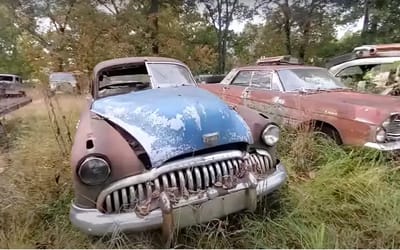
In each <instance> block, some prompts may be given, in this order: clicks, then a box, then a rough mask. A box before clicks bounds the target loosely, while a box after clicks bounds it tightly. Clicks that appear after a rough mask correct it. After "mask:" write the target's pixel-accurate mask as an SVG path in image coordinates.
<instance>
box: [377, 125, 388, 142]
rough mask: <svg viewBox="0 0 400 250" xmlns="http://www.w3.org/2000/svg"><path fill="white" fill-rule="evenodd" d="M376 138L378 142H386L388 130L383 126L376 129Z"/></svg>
mask: <svg viewBox="0 0 400 250" xmlns="http://www.w3.org/2000/svg"><path fill="white" fill-rule="evenodd" d="M375 139H376V141H377V142H385V141H386V131H385V130H384V129H383V128H378V129H377V130H376V135H375Z"/></svg>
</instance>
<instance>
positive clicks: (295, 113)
mask: <svg viewBox="0 0 400 250" xmlns="http://www.w3.org/2000/svg"><path fill="white" fill-rule="evenodd" d="M201 87H202V88H204V89H207V90H209V91H211V92H213V93H215V94H217V95H219V96H220V97H221V98H222V99H224V100H225V101H226V102H228V103H234V104H243V105H245V106H248V107H251V108H253V109H255V110H258V111H259V112H260V113H263V114H265V115H268V116H270V117H271V118H273V119H275V120H276V121H278V122H279V123H281V124H282V123H285V124H289V125H291V126H294V127H297V126H299V125H303V124H304V125H310V124H313V127H314V128H316V129H318V130H319V131H321V132H323V133H325V134H327V135H329V136H330V137H331V138H333V139H335V140H336V142H337V143H338V144H346V145H364V146H367V147H371V148H375V149H379V150H382V151H391V150H398V149H400V99H399V98H398V97H391V96H381V95H375V94H366V93H358V92H354V91H352V90H351V89H349V88H347V87H345V86H344V85H343V84H342V83H341V82H340V81H339V80H338V79H337V78H335V77H334V76H333V75H332V74H331V73H329V72H328V70H327V69H325V68H321V67H313V66H306V65H302V64H299V63H298V62H296V61H295V60H292V59H291V58H290V57H286V56H282V57H274V58H263V59H260V60H258V61H257V63H256V65H253V66H246V67H239V68H235V69H232V70H231V71H230V72H229V73H228V74H227V76H226V77H225V78H224V79H223V80H222V81H221V82H220V83H219V84H203V85H201Z"/></svg>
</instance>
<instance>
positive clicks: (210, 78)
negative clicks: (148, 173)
mask: <svg viewBox="0 0 400 250" xmlns="http://www.w3.org/2000/svg"><path fill="white" fill-rule="evenodd" d="M224 77H225V75H224V74H220V75H197V76H195V77H194V79H195V80H196V82H197V83H203V84H204V83H208V84H212V83H219V82H221V81H222V79H224Z"/></svg>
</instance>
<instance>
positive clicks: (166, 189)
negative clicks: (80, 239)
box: [70, 59, 287, 236]
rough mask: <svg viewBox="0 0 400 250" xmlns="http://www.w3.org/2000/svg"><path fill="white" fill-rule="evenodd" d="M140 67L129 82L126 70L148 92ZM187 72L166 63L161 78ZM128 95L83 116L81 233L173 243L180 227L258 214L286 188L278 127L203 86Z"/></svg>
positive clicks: (78, 192) (76, 170) (76, 175)
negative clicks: (260, 205) (145, 236)
mask: <svg viewBox="0 0 400 250" xmlns="http://www.w3.org/2000/svg"><path fill="white" fill-rule="evenodd" d="M163 60H166V59H163ZM120 62H121V61H118V63H120ZM129 62H130V64H129V65H132V64H133V61H129ZM134 63H136V64H135V65H133V66H132V71H130V72H128V74H127V72H126V67H124V65H125V64H124V65H123V67H121V68H122V70H123V73H124V74H127V75H129V76H130V75H133V77H134V78H135V79H136V80H135V81H132V82H131V83H130V84H135V85H138V84H141V82H139V81H142V80H139V81H138V80H137V79H139V78H138V77H136V76H134V75H135V73H136V72H139V73H140V76H141V77H140V79H144V78H143V76H142V74H143V72H144V71H145V70H147V71H151V69H149V68H148V69H146V68H145V67H149V66H148V65H143V64H140V65H137V64H139V63H140V62H139V63H138V62H136V61H134ZM178 64H179V63H177V62H176V61H172V63H171V62H169V61H168V62H166V63H165V65H161V64H160V63H159V62H157V65H156V67H155V68H153V70H157V74H158V75H156V76H163V77H164V76H167V75H166V74H162V70H163V68H162V67H161V66H165V67H167V68H168V67H169V68H168V70H169V71H174V70H175V72H176V74H175V75H174V76H175V77H176V75H178V74H179V72H180V73H182V72H184V73H185V74H186V73H187V72H186V71H188V69H186V66H184V65H183V64H179V65H178ZM115 68H116V67H115V66H113V67H112V70H113V72H111V73H112V74H115V75H117V74H118V73H119V71H118V72H117V71H116V69H115ZM117 70H118V69H117ZM95 71H96V70H95ZM115 72H117V73H115ZM111 73H110V74H109V75H108V78H107V79H106V77H104V79H106V80H107V81H108V82H107V83H109V81H110V80H109V79H110V75H111ZM189 74H190V73H187V74H186V75H189ZM189 76H190V75H189ZM111 78H112V77H111ZM150 79H154V77H153V78H151V77H150ZM186 79H189V77H186ZM118 84H119V85H118V86H121V83H120V82H118ZM124 84H125V83H124ZM153 84H154V83H151V85H152V86H153ZM114 86H117V85H114ZM106 90H107V89H106ZM128 90H129V91H126V89H123V91H120V90H118V91H117V92H118V94H116V90H115V88H114V89H112V92H111V93H112V94H109V95H106V96H104V97H101V98H96V99H94V100H93V101H91V102H90V104H89V105H88V107H87V109H85V110H84V111H83V112H82V114H81V117H80V121H79V124H78V126H77V132H76V135H75V141H74V145H73V147H72V152H71V166H72V173H73V184H74V193H75V198H74V201H73V203H72V205H71V209H70V220H71V222H72V224H73V225H75V226H76V227H77V228H79V229H80V230H81V231H83V232H85V233H87V234H90V235H99V236H101V235H105V234H112V233H116V232H130V231H145V230H149V229H155V228H161V229H162V231H163V232H164V233H165V234H166V235H172V234H173V232H174V228H181V227H186V226H189V225H194V224H199V223H203V222H207V221H210V220H212V219H215V218H220V217H223V216H226V215H229V214H232V213H235V212H238V211H241V210H245V209H249V210H254V209H255V208H256V206H257V200H258V198H260V197H262V196H265V195H268V194H270V193H271V192H273V191H275V190H277V189H278V188H279V187H280V186H282V185H283V184H284V183H285V180H286V178H287V173H286V170H285V167H284V166H283V165H282V163H281V162H280V161H279V159H278V157H277V154H276V145H277V143H278V141H279V136H280V135H279V134H280V130H279V127H278V126H277V125H276V124H275V123H273V122H272V121H271V120H269V119H268V118H265V117H262V116H261V115H259V114H258V113H257V112H255V111H252V110H250V109H247V108H245V107H230V106H228V105H227V104H226V103H225V102H223V101H222V100H221V99H219V98H218V97H217V96H215V95H213V94H211V93H210V92H208V91H206V90H202V89H200V88H198V87H196V86H195V85H189V86H187V85H179V86H171V84H169V85H168V87H153V88H145V89H142V88H141V89H140V90H137V88H135V90H136V91H131V90H130V89H128ZM122 92H123V93H122ZM102 93H103V94H104V92H102Z"/></svg>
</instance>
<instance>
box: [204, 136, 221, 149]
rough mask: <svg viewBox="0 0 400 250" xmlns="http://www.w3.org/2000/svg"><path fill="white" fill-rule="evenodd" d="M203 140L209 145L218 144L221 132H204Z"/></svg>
mask: <svg viewBox="0 0 400 250" xmlns="http://www.w3.org/2000/svg"><path fill="white" fill-rule="evenodd" d="M203 142H204V144H206V145H207V146H209V147H211V146H215V145H217V144H218V142H219V133H218V132H215V133H209V134H204V135H203Z"/></svg>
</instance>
